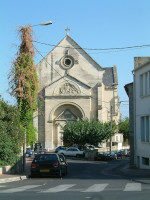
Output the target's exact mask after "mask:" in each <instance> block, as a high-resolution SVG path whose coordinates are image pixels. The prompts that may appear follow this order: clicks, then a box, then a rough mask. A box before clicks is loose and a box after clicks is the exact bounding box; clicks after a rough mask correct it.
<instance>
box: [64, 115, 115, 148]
mask: <svg viewBox="0 0 150 200" xmlns="http://www.w3.org/2000/svg"><path fill="white" fill-rule="evenodd" d="M62 129H63V141H64V143H69V144H78V145H79V146H83V145H85V144H86V143H89V144H91V145H98V143H101V142H102V141H103V140H105V139H109V138H110V137H111V136H112V135H114V133H115V125H114V124H113V129H112V130H111V127H110V123H109V122H107V123H102V122H99V121H96V120H94V119H93V120H91V121H90V120H88V119H85V120H77V121H76V122H71V123H69V122H67V124H66V125H65V126H64V127H62Z"/></svg>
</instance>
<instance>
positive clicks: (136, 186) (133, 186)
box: [123, 183, 141, 192]
mask: <svg viewBox="0 0 150 200" xmlns="http://www.w3.org/2000/svg"><path fill="white" fill-rule="evenodd" d="M123 191H125V192H127V191H141V183H127V185H126V186H125V189H124V190H123Z"/></svg>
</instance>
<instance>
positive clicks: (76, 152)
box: [59, 147, 84, 157]
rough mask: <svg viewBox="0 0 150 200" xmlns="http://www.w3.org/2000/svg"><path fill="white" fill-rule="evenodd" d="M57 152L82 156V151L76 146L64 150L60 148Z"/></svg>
mask: <svg viewBox="0 0 150 200" xmlns="http://www.w3.org/2000/svg"><path fill="white" fill-rule="evenodd" d="M59 153H61V154H63V155H65V156H76V157H84V151H80V150H79V149H78V148H76V147H69V148H68V149H66V150H60V151H59Z"/></svg>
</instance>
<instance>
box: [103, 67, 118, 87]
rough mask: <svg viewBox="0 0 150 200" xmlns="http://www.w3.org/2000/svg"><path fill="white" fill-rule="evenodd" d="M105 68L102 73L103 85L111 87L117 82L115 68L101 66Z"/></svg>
mask: <svg viewBox="0 0 150 200" xmlns="http://www.w3.org/2000/svg"><path fill="white" fill-rule="evenodd" d="M103 69H104V70H105V72H104V75H103V83H104V85H105V86H108V87H111V86H113V85H114V84H116V85H117V84H118V77H117V68H116V66H113V67H106V68H103Z"/></svg>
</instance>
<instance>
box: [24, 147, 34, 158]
mask: <svg viewBox="0 0 150 200" xmlns="http://www.w3.org/2000/svg"><path fill="white" fill-rule="evenodd" d="M33 154H34V153H33V151H32V150H31V148H26V156H29V157H31V156H32V155H33Z"/></svg>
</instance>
